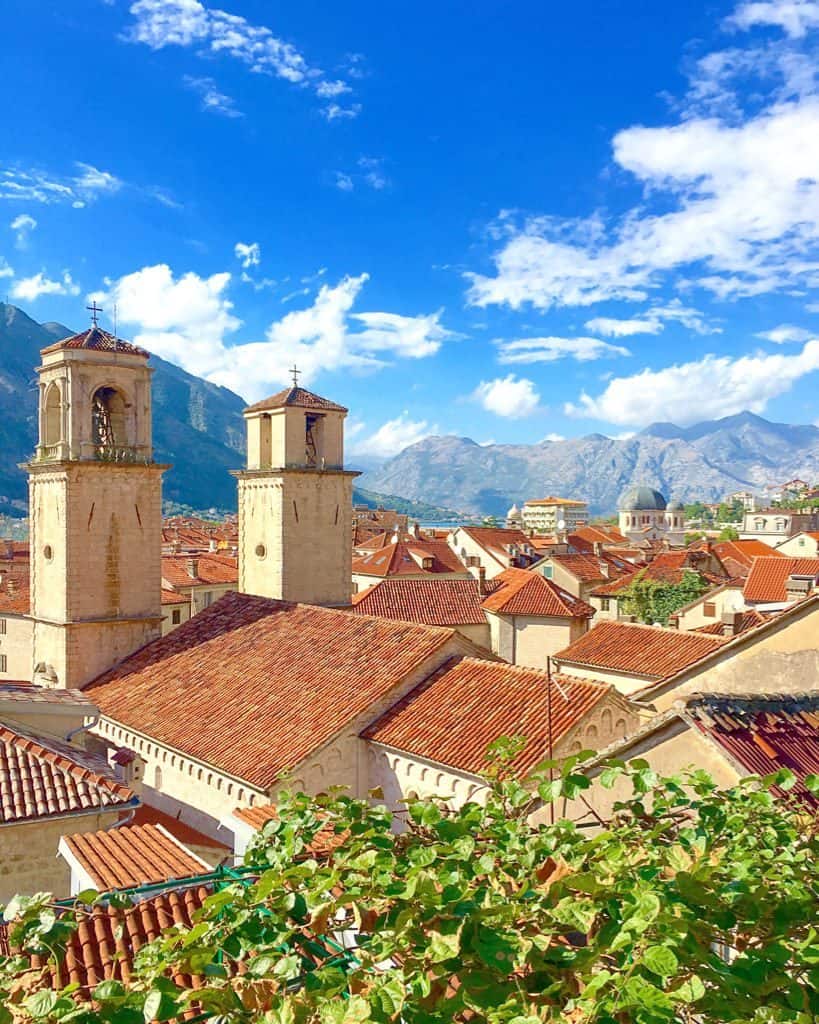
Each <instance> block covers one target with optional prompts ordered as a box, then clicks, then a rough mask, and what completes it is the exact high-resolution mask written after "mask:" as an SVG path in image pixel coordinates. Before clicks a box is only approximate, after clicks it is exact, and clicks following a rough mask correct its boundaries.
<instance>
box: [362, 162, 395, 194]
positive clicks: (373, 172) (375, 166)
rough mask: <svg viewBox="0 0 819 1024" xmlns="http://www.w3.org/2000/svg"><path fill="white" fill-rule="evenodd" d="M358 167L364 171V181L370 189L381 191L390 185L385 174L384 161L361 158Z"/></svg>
mask: <svg viewBox="0 0 819 1024" xmlns="http://www.w3.org/2000/svg"><path fill="white" fill-rule="evenodd" d="M358 166H359V167H360V168H361V170H362V173H363V175H364V181H365V182H366V183H367V184H368V185H369V186H370V188H374V189H375V190H376V191H380V190H381V189H382V188H386V187H387V185H388V184H389V180H388V179H387V176H386V174H385V173H384V161H383V160H381V159H379V158H378V157H373V156H362V157H359V160H358Z"/></svg>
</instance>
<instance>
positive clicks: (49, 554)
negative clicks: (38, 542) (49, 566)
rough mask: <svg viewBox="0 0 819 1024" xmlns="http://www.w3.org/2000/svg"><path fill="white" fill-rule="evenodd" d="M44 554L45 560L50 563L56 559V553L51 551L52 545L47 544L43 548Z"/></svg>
mask: <svg viewBox="0 0 819 1024" xmlns="http://www.w3.org/2000/svg"><path fill="white" fill-rule="evenodd" d="M43 554H44V555H45V559H46V561H47V562H50V561H51V559H52V558H53V557H54V552H53V551H52V550H51V545H50V544H46V546H45V547H44V548H43Z"/></svg>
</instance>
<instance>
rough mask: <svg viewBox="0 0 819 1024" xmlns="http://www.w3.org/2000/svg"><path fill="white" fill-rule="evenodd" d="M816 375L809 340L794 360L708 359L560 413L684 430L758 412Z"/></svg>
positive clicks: (816, 347)
mask: <svg viewBox="0 0 819 1024" xmlns="http://www.w3.org/2000/svg"><path fill="white" fill-rule="evenodd" d="M816 370H819V341H809V342H808V343H807V344H806V345H805V346H804V348H803V349H802V351H801V352H799V353H797V354H795V355H779V354H775V355H748V356H740V357H738V358H732V357H731V356H716V355H707V356H705V357H704V358H703V359H700V360H698V361H697V362H691V363H682V364H679V365H676V366H668V367H665V368H664V369H662V370H650V369H645V370H642V371H641V372H640V373H637V374H634V375H633V376H631V377H616V378H614V379H613V380H611V381H610V382H609V384H608V385H607V387H606V389H605V391H603V393H602V394H601V395H598V396H597V397H596V398H594V397H591V396H589V395H587V394H582V395H581V396H580V399H579V400H578V402H577V403H576V404H575V403H571V402H570V403H567V404H566V406H565V411H566V412H567V413H568V414H569V415H571V416H582V417H591V418H593V419H598V420H603V421H604V422H608V423H615V424H618V425H622V426H637V427H639V426H644V425H645V424H647V423H652V422H655V421H658V420H660V421H670V422H672V423H677V424H679V425H681V426H685V425H686V424H690V423H697V422H699V421H700V420H708V419H718V418H720V417H722V416H730V415H733V414H734V413H738V412H742V411H744V410H746V409H749V410H750V411H751V412H756V413H762V412H764V411H765V407H766V406H767V404H768V402H769V401H770V400H771V399H772V398H775V397H776V396H777V395H781V394H784V393H785V392H787V391H789V390H790V388H791V387H792V385H793V384H794V383H795V382H796V381H797V380H799V379H800V378H801V377H804V376H806V375H807V374H809V373H813V372H814V371H816Z"/></svg>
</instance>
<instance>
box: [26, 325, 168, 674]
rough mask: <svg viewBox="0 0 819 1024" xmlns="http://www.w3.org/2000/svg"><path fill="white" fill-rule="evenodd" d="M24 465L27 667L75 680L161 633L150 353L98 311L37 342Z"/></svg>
mask: <svg viewBox="0 0 819 1024" xmlns="http://www.w3.org/2000/svg"><path fill="white" fill-rule="evenodd" d="M41 357H42V364H41V366H40V367H39V368H38V371H37V372H38V375H39V387H40V441H39V444H38V445H37V451H36V453H35V455H34V458H33V459H32V461H31V462H30V463H29V464H28V465H27V466H26V467H25V468H26V469H27V470H28V474H29V515H30V519H31V616H32V618H33V619H34V656H33V666H32V667H33V678H34V681H35V682H38V683H41V684H43V685H50V686H60V687H82V686H84V685H85V684H86V683H87V682H89V681H90V680H91V679H93V678H95V677H96V676H97V675H99V674H100V673H101V672H103V671H104V670H105V669H107V668H110V667H111V666H113V665H115V664H116V663H117V662H118V661H120V660H121V659H122V658H124V657H125V656H126V655H128V654H131V653H132V652H133V651H135V650H136V649H137V648H138V647H141V646H142V645H143V644H145V643H147V642H148V641H150V640H152V639H154V638H155V637H156V636H158V635H159V632H160V627H161V622H162V609H161V603H160V589H161V544H162V541H161V528H162V507H161V499H162V484H161V479H162V473H163V471H164V470H165V469H166V468H167V467H166V466H159V465H157V464H156V463H155V462H154V461H153V450H152V442H151V375H152V373H153V371H152V370H151V369H150V368H149V366H148V358H149V355H148V353H147V352H146V351H144V350H143V349H141V348H137V347H136V346H135V345H131V344H130V343H129V342H126V341H122V340H120V339H119V338H115V337H114V336H113V335H111V334H108V332H106V331H103V330H102V329H101V328H99V327H98V326H97V325H96V323H95V324H94V325H93V326H92V327H91V328H90V330H87V331H85V332H83V333H81V334H77V335H74V336H73V337H71V338H66V339H65V340H64V341H60V342H58V343H57V344H56V345H51V346H50V347H48V348H46V349H43V351H42V353H41Z"/></svg>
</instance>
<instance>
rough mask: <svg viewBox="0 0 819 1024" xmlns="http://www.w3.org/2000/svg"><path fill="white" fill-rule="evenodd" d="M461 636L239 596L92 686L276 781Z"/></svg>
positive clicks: (161, 736) (152, 728) (230, 765)
mask: <svg viewBox="0 0 819 1024" xmlns="http://www.w3.org/2000/svg"><path fill="white" fill-rule="evenodd" d="M453 639H457V634H456V633H455V631H454V630H451V629H440V628H435V627H432V626H416V625H412V624H409V623H397V622H391V621H389V620H387V619H377V618H370V617H368V616H363V615H361V616H359V615H350V614H349V612H345V611H337V610H332V609H328V608H320V607H316V606H312V605H294V604H287V603H285V602H282V601H273V600H268V599H266V598H261V597H252V596H250V595H248V594H237V593H229V594H226V595H225V596H224V597H222V598H221V599H220V600H219V601H216V602H215V603H214V604H212V605H211V606H210V608H207V609H206V610H205V611H203V612H200V613H199V614H198V615H195V616H194V617H193V618H192V619H190V620H189V621H188V622H186V623H184V624H183V625H181V626H179V627H178V628H177V629H175V630H174V631H173V632H172V633H169V634H168V635H167V636H165V637H162V638H161V639H159V640H155V641H154V642H153V643H151V644H148V645H147V646H146V647H143V648H142V649H141V650H139V651H137V652H136V653H135V654H133V655H131V656H130V657H129V658H126V659H125V661H123V662H122V663H120V664H119V665H117V666H116V667H115V668H113V669H112V670H111V671H109V672H107V673H105V674H104V675H102V676H100V677H99V678H97V679H96V680H94V681H93V682H92V683H90V684H89V685H88V686H87V687H86V688H85V692H86V693H88V694H89V695H90V697H91V698H92V699H93V700H94V702H95V703H96V704H97V706H98V707H99V708H100V709H101V710H102V712H103V714H104V715H105V716H107V717H108V718H111V719H114V720H115V721H117V722H120V723H122V724H123V725H128V726H131V727H133V728H135V729H138V730H139V731H140V732H142V733H145V734H147V735H149V736H151V737H153V738H154V739H156V740H158V741H159V742H160V743H165V744H168V745H170V746H172V747H175V748H176V749H177V750H180V751H183V752H185V753H187V754H188V755H190V756H193V757H196V758H198V759H200V760H202V761H204V762H206V763H208V764H212V765H214V766H216V767H218V768H221V769H223V770H224V771H226V772H228V773H230V774H232V775H234V776H236V777H237V778H242V779H244V780H246V781H247V782H249V783H251V784H252V785H256V786H259V787H260V788H268V787H269V786H271V785H272V784H273V783H274V781H275V780H276V778H277V777H278V776H279V775H280V774H281V772H282V771H284V770H286V769H289V768H292V767H293V766H294V765H296V764H298V763H299V762H301V761H302V760H303V759H304V758H305V757H307V756H308V755H309V754H310V753H311V752H312V751H314V750H315V749H317V748H318V747H320V746H322V745H323V744H324V743H326V742H328V741H329V740H330V739H331V738H332V737H333V736H335V735H336V734H337V733H338V732H339V731H340V730H342V729H343V728H344V727H345V726H346V725H347V724H348V723H349V722H351V721H353V720H354V719H355V718H357V717H358V716H359V715H361V714H364V713H365V712H366V711H367V709H368V708H369V707H371V706H372V705H373V704H374V703H375V702H377V701H379V700H382V699H383V698H384V697H386V696H387V695H388V694H389V693H390V692H391V691H392V690H393V689H394V688H395V687H397V686H399V685H400V684H401V683H402V682H403V681H404V680H405V679H406V677H407V675H408V674H410V673H411V672H413V671H414V670H416V669H417V668H418V666H420V665H422V664H423V663H424V662H425V661H426V660H427V659H428V658H431V657H432V656H433V655H434V654H435V653H436V652H437V651H439V650H441V648H443V647H445V646H446V645H447V644H448V643H449V642H450V641H452V640H453ZM458 642H459V643H466V641H464V640H463V639H462V638H460V639H459V640H458Z"/></svg>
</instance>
